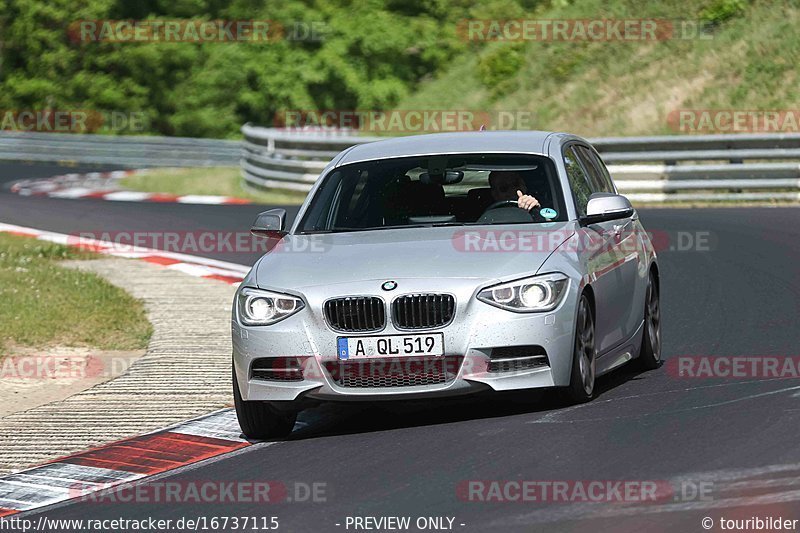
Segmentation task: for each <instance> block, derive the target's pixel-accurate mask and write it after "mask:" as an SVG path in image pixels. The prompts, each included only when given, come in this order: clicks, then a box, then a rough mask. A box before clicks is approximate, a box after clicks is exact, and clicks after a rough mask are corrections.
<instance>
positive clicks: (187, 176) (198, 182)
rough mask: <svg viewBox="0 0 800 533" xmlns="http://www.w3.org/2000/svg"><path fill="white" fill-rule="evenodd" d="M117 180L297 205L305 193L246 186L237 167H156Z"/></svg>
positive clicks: (137, 186)
mask: <svg viewBox="0 0 800 533" xmlns="http://www.w3.org/2000/svg"><path fill="white" fill-rule="evenodd" d="M120 184H121V185H122V186H123V187H125V188H126V189H129V190H132V191H141V192H160V193H166V194H178V195H186V194H202V195H212V196H232V197H234V198H245V199H247V200H252V201H253V202H256V203H260V204H270V205H300V204H301V203H303V200H305V197H306V194H305V193H301V192H291V191H282V190H277V189H271V190H265V191H251V190H246V189H244V188H243V187H242V178H241V176H240V175H239V167H203V168H157V169H152V170H149V171H148V172H147V173H145V174H134V175H132V176H128V177H126V178H124V179H123V180H122V181H121V182H120Z"/></svg>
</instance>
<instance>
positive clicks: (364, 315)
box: [324, 296, 386, 332]
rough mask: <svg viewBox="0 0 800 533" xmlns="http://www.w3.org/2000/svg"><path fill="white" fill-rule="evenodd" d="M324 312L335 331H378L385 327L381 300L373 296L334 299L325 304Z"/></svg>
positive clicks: (384, 311)
mask: <svg viewBox="0 0 800 533" xmlns="http://www.w3.org/2000/svg"><path fill="white" fill-rule="evenodd" d="M324 311H325V318H326V319H327V321H328V324H330V326H331V327H332V328H333V329H335V330H337V331H361V332H363V331H379V330H381V329H383V327H384V326H385V325H386V308H385V306H384V303H383V300H381V299H380V298H378V297H375V296H348V297H346V298H334V299H332V300H328V301H327V302H325V305H324Z"/></svg>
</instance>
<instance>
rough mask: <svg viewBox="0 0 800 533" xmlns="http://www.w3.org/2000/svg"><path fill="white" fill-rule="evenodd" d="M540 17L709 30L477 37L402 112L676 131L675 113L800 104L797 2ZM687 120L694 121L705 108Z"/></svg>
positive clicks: (539, 14)
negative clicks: (494, 114) (680, 23)
mask: <svg viewBox="0 0 800 533" xmlns="http://www.w3.org/2000/svg"><path fill="white" fill-rule="evenodd" d="M535 17H536V18H537V19H581V18H620V19H634V18H639V19H641V18H670V19H672V18H680V19H685V20H689V21H693V20H697V21H700V23H699V24H698V27H700V25H701V24H702V27H704V28H705V31H704V32H702V33H701V35H702V38H697V39H665V40H658V41H650V42H636V41H631V42H620V41H613V42H597V41H595V42H589V41H575V42H535V41H525V42H490V43H488V44H482V43H476V44H472V45H471V48H470V51H469V53H464V54H462V55H460V56H459V57H458V58H457V59H456V60H454V61H453V63H452V64H451V65H450V66H449V68H447V69H446V70H445V71H444V72H443V73H441V74H439V75H437V76H436V79H434V80H431V81H428V82H426V83H423V84H422V85H421V86H420V87H419V88H418V90H417V91H416V92H414V93H413V94H412V95H410V96H409V97H407V98H404V99H403V100H402V102H400V103H399V105H398V107H401V108H405V109H439V108H447V109H480V110H496V111H497V110H503V111H511V112H516V111H520V110H525V111H530V112H531V114H532V115H533V117H535V120H534V127H535V128H537V129H545V130H549V129H555V130H568V131H572V132H575V133H579V134H582V135H587V136H605V135H642V134H665V133H676V129H677V124H678V123H677V121H675V120H674V119H675V118H676V116H677V110H687V109H688V110H746V111H752V110H787V111H790V112H791V111H792V110H794V111H795V112H796V111H797V109H798V108H800V83H799V82H800V80H798V70H797V65H798V63H800V32H798V31H797V27H798V25H800V9H798V5H797V3H796V2H753V3H748V2H745V1H743V0H715V1H711V2H709V1H698V2H691V1H674V0H673V1H667V2H658V3H655V2H654V3H642V2H638V1H635V0H612V1H600V0H582V1H579V2H577V1H576V2H566V1H564V2H553V5H552V6H548V7H544V8H542V9H539V10H537V11H536V12H535ZM687 35H690V33H689V32H688V30H687ZM671 112H672V115H670V113H671ZM714 116H715V117H716V116H718V115H714ZM690 117H696V121H688V122H686V123H685V124H688V125H689V127H691V125H693V124H697V123H698V122H697V121H699V120H700V118H702V114H697V113H696V114H692V115H690ZM668 119H673V121H672V122H670V121H669V120H668ZM668 122H669V123H668ZM781 124H782V127H784V128H786V127H788V128H789V129H788V130H787V131H792V130H791V125H792V124H791V123H789V122H788V121H787V122H783V121H782V122H781ZM700 125H702V123H701V124H700ZM794 131H798V130H797V129H795V130H794Z"/></svg>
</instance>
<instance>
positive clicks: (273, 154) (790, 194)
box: [241, 124, 800, 202]
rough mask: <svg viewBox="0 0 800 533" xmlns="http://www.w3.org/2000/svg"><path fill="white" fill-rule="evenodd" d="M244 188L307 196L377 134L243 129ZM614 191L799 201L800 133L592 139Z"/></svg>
mask: <svg viewBox="0 0 800 533" xmlns="http://www.w3.org/2000/svg"><path fill="white" fill-rule="evenodd" d="M242 133H243V134H244V142H243V145H242V162H241V169H242V177H243V178H244V180H245V182H246V183H248V184H249V185H252V186H255V187H262V188H280V189H292V190H299V191H308V190H309V189H310V188H311V186H312V185H313V183H314V182H315V181H316V179H317V177H318V176H319V173H320V172H321V171H322V169H323V168H324V167H325V165H326V164H327V162H328V161H329V160H330V159H331V158H332V157H333V156H335V155H336V154H337V153H339V152H340V151H342V150H344V149H346V148H348V147H350V146H353V145H355V144H361V143H365V142H371V141H375V140H379V139H381V138H380V137H357V136H353V135H347V134H345V133H340V132H332V133H322V132H316V133H305V132H298V133H291V132H286V131H281V130H276V129H270V128H261V127H257V126H252V125H250V124H245V125H244V126H243V127H242ZM590 141H591V142H592V144H593V145H594V146H595V147H596V148H597V149H598V151H599V152H600V153H601V155H602V156H603V160H604V161H605V162H606V163H607V164H608V166H609V171H610V172H611V174H612V176H613V177H614V181H615V182H616V184H617V187H618V188H619V190H620V192H622V193H623V194H625V195H627V196H628V197H629V198H630V199H631V200H633V201H638V202H669V201H714V200H726V201H729V200H743V201H762V200H793V201H800V134H738V135H691V136H690V135H684V136H679V135H674V136H672V135H668V136H658V137H607V138H598V139H590Z"/></svg>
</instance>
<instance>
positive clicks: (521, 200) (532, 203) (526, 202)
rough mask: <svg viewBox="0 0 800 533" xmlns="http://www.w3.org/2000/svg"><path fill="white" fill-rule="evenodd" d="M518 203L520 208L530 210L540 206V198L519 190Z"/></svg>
mask: <svg viewBox="0 0 800 533" xmlns="http://www.w3.org/2000/svg"><path fill="white" fill-rule="evenodd" d="M517 205H518V206H519V207H520V209H524V210H525V211H530V210H531V209H533V208H534V207H539V205H540V204H539V200H537V199H536V198H534V197H533V196H531V195H530V194H522V191H517Z"/></svg>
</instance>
